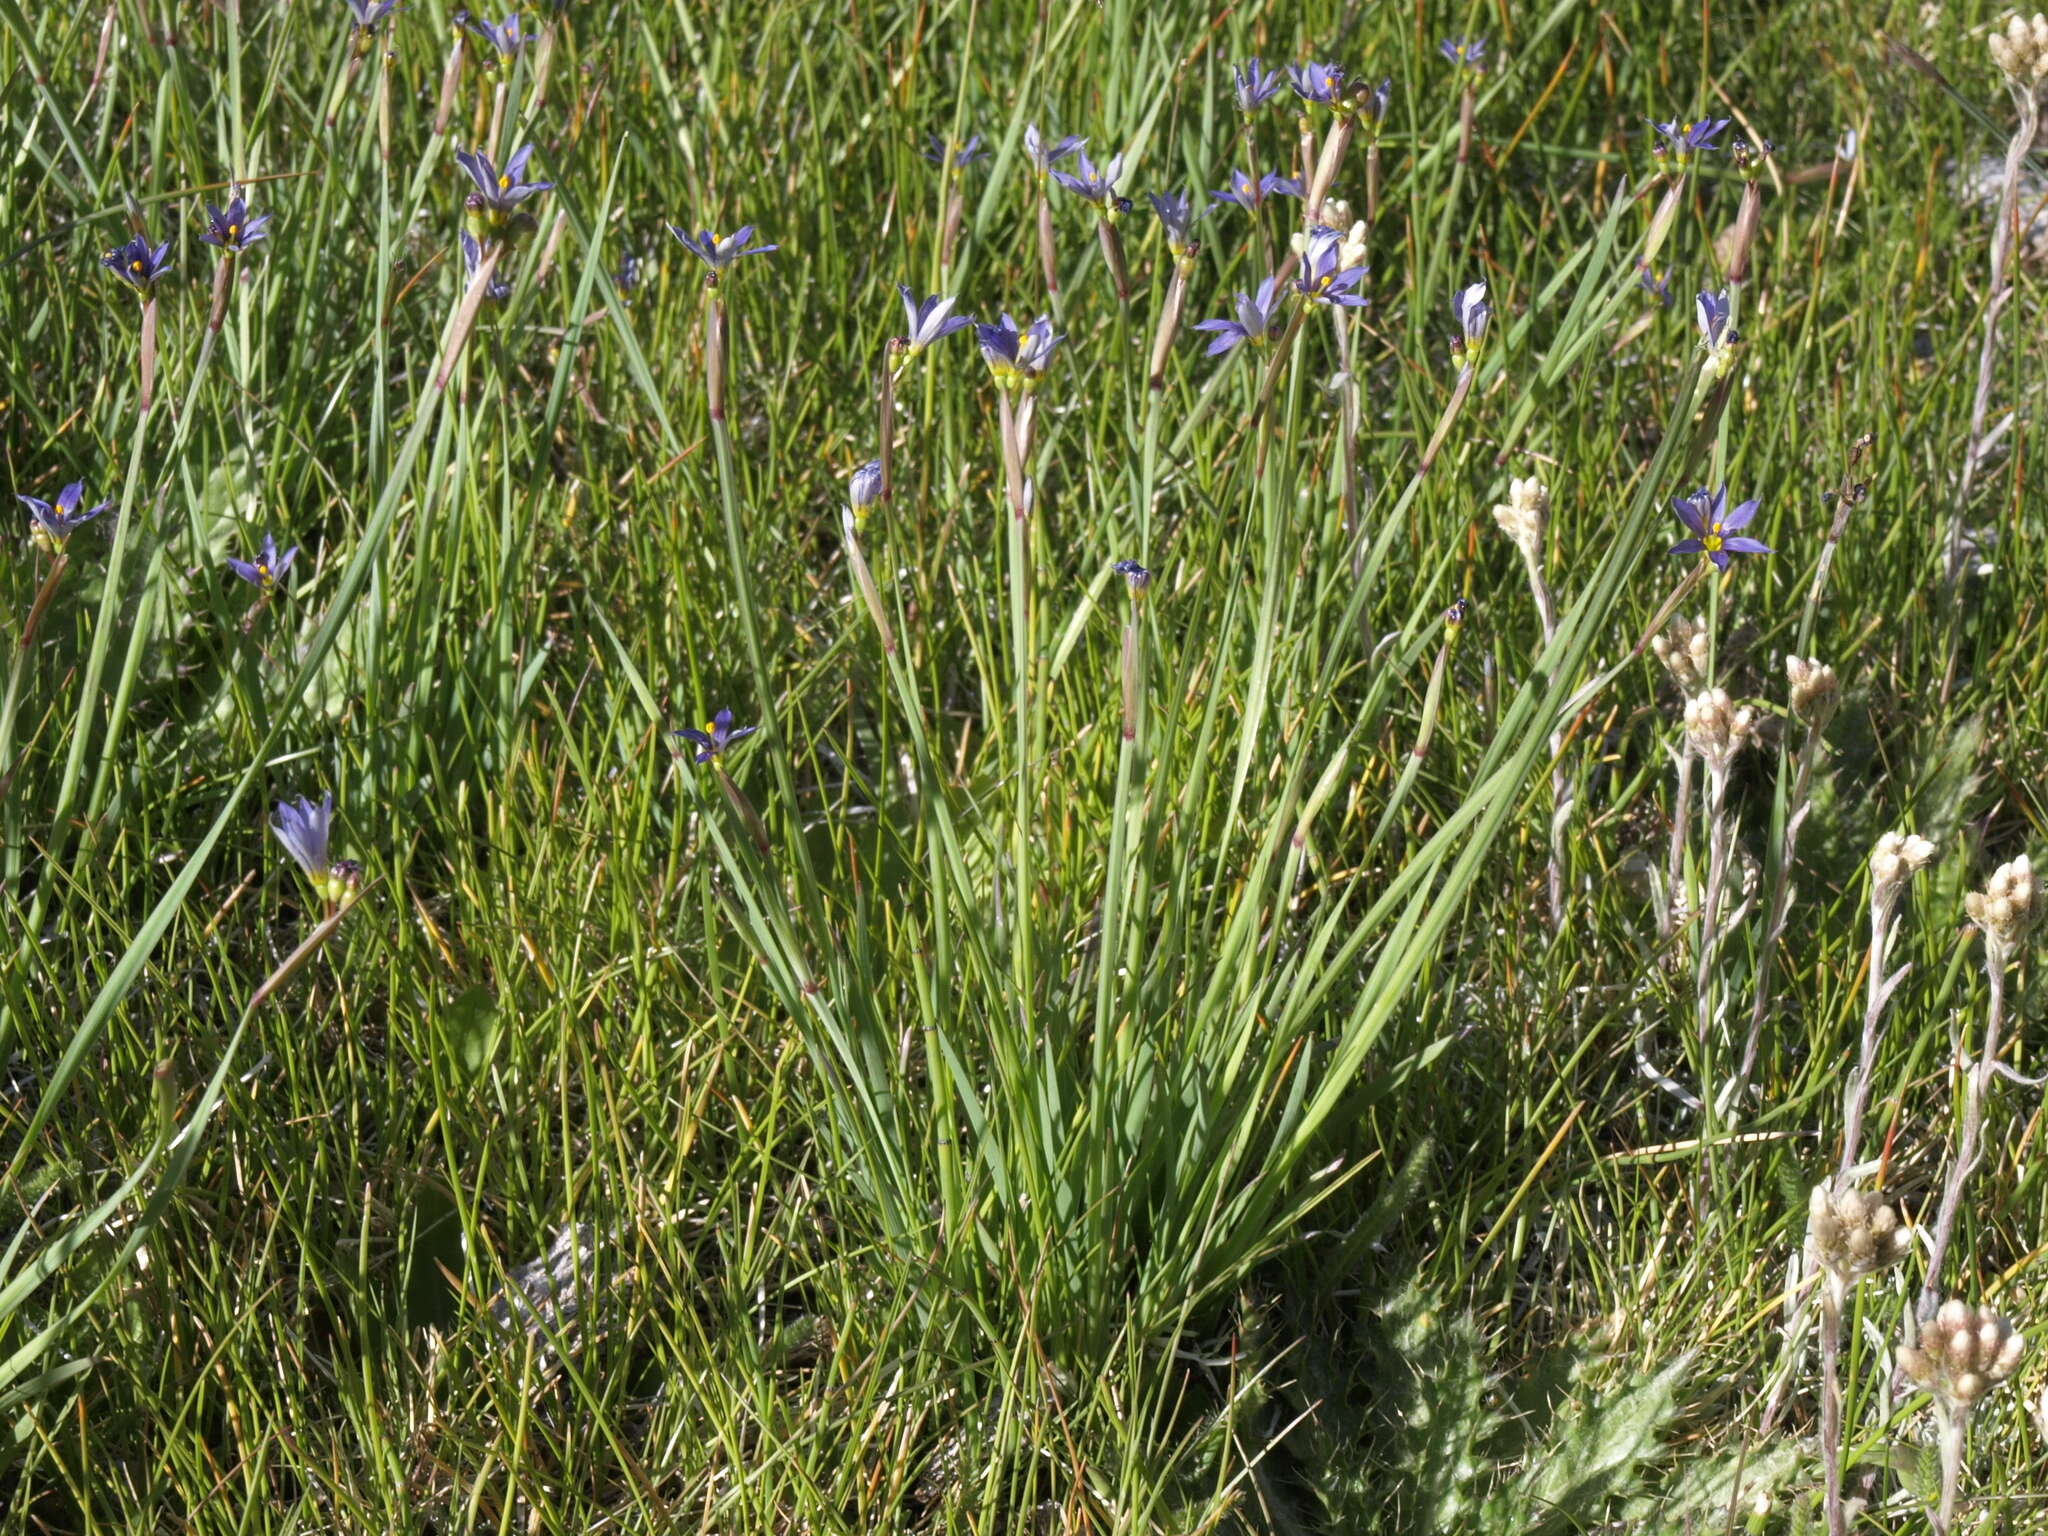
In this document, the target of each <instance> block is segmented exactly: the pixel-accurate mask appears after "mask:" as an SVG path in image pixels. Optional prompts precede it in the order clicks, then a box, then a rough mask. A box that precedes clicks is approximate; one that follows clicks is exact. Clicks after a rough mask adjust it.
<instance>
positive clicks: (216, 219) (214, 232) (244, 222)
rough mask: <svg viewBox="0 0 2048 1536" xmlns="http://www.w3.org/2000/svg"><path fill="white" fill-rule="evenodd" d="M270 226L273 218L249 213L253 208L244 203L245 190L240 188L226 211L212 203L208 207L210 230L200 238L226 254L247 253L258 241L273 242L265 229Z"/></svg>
mask: <svg viewBox="0 0 2048 1536" xmlns="http://www.w3.org/2000/svg"><path fill="white" fill-rule="evenodd" d="M269 222H270V215H269V214H267V213H258V214H251V213H250V212H249V204H248V203H247V201H245V200H244V199H243V197H242V192H241V188H239V187H237V188H236V189H235V195H234V196H233V197H231V198H229V199H228V206H227V208H226V210H225V211H223V210H222V209H219V208H216V207H214V206H213V204H211V203H208V204H207V205H206V228H205V229H204V230H203V231H202V232H201V233H200V236H199V238H200V239H201V240H202V241H204V242H205V243H206V244H208V245H214V246H219V247H220V249H222V250H223V251H246V250H247V249H249V247H250V246H252V245H254V244H255V243H256V242H257V241H258V240H265V239H268V238H269V236H270V231H269V230H267V229H265V228H264V227H263V226H264V225H266V224H268V223H269Z"/></svg>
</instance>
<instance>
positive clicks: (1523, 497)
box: [1493, 475, 1661, 638]
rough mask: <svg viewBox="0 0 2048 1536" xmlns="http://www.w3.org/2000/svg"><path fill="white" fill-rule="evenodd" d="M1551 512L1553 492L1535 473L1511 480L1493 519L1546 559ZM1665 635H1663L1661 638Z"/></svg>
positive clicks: (1533, 555)
mask: <svg viewBox="0 0 2048 1536" xmlns="http://www.w3.org/2000/svg"><path fill="white" fill-rule="evenodd" d="M1549 515H1550V492H1549V491H1548V490H1546V489H1545V488H1544V484H1543V482H1542V481H1541V480H1538V479H1537V478H1536V477H1535V476H1534V475H1531V476H1530V477H1529V478H1528V479H1526V480H1512V479H1511V480H1509V481H1508V499H1507V500H1506V501H1504V502H1497V503H1495V505H1494V508H1493V520H1494V521H1495V522H1496V523H1498V524H1500V531H1501V532H1502V533H1504V534H1506V535H1507V536H1508V537H1509V538H1511V539H1513V540H1514V541H1515V547H1516V548H1517V549H1519V550H1520V551H1521V552H1522V554H1523V556H1524V558H1526V559H1529V560H1535V561H1539V562H1540V561H1541V560H1542V558H1543V528H1544V524H1545V522H1546V521H1547V520H1548V518H1549ZM1660 638H1661V637H1660Z"/></svg>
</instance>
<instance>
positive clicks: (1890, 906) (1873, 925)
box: [1835, 882, 1912, 1189]
mask: <svg viewBox="0 0 2048 1536" xmlns="http://www.w3.org/2000/svg"><path fill="white" fill-rule="evenodd" d="M1903 894H1904V893H1903V890H1902V888H1901V887H1900V886H1899V885H1898V884H1897V883H1896V882H1893V883H1890V884H1888V885H1879V886H1875V887H1873V888H1872V890H1871V893H1870V953H1869V957H1868V959H1867V960H1866V961H1865V972H1866V978H1867V980H1866V987H1865V992H1864V1001H1863V1038H1862V1040H1861V1041H1860V1043H1859V1044H1858V1046H1857V1050H1856V1067H1855V1070H1854V1071H1852V1072H1851V1073H1850V1074H1849V1087H1848V1089H1847V1091H1846V1093H1845V1094H1844V1097H1843V1106H1842V1160H1841V1163H1840V1164H1839V1166H1838V1167H1837V1168H1836V1170H1835V1183H1836V1185H1837V1187H1838V1188H1843V1189H1846V1188H1847V1187H1848V1185H1849V1180H1850V1179H1851V1177H1852V1176H1853V1173H1854V1170H1855V1167H1856V1156H1857V1154H1858V1153H1859V1152H1860V1151H1861V1150H1862V1147H1863V1117H1864V1114H1865V1113H1866V1111H1867V1107H1868V1105H1869V1103H1870V1080H1871V1077H1872V1075H1873V1073H1874V1072H1875V1071H1876V1068H1877V1047H1878V1042H1879V1041H1880V1040H1882V1039H1883V1038H1884V1010H1885V1005H1886V1004H1887V1003H1889V1002H1890V1001H1891V996H1892V993H1893V992H1894V991H1896V990H1897V988H1898V985H1899V983H1900V982H1902V981H1904V980H1905V979H1906V976H1907V974H1908V973H1909V972H1910V971H1911V970H1912V966H1911V965H1902V966H1900V967H1899V969H1898V970H1896V971H1894V972H1893V973H1892V974H1890V975H1889V976H1888V975H1886V974H1885V963H1886V956H1887V952H1888V951H1889V950H1890V948H1891V941H1892V935H1893V934H1894V933H1895V932H1896V931H1897V923H1898V919H1897V915H1896V914H1897V911H1898V902H1899V898H1900V896H1901V895H1903Z"/></svg>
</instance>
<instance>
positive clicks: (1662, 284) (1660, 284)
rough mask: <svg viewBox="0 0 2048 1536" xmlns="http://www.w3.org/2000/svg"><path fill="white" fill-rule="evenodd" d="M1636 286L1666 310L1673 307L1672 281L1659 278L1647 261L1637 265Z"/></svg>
mask: <svg viewBox="0 0 2048 1536" xmlns="http://www.w3.org/2000/svg"><path fill="white" fill-rule="evenodd" d="M1636 285H1637V286H1638V287H1640V288H1641V289H1642V290H1643V292H1645V293H1647V294H1648V295H1649V296H1650V297H1651V298H1653V299H1655V300H1656V301H1657V302H1658V303H1659V304H1661V305H1663V306H1664V307H1665V308H1666V309H1669V308H1670V307H1671V279H1670V278H1668V277H1659V276H1658V275H1657V274H1656V273H1655V272H1654V271H1652V270H1651V268H1650V264H1649V263H1648V262H1647V261H1639V262H1637V263H1636Z"/></svg>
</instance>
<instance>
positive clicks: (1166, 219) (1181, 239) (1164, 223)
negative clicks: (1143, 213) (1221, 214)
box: [1148, 192, 1208, 256]
mask: <svg viewBox="0 0 2048 1536" xmlns="http://www.w3.org/2000/svg"><path fill="white" fill-rule="evenodd" d="M1148 197H1149V200H1150V202H1151V204H1152V211H1153V212H1154V213H1156V214H1158V215H1159V223H1160V225H1161V227H1163V228H1164V229H1165V231H1166V248H1167V249H1168V250H1169V251H1171V252H1173V254H1174V255H1175V256H1185V255H1187V254H1188V252H1190V251H1191V250H1193V249H1194V245H1195V220H1197V219H1199V218H1200V217H1201V216H1202V215H1203V214H1204V213H1206V212H1207V211H1208V209H1207V207H1206V206H1204V207H1201V208H1196V207H1194V206H1193V205H1192V204H1191V203H1190V202H1189V200H1188V196H1187V194H1186V193H1184V192H1153V193H1150V194H1148Z"/></svg>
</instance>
